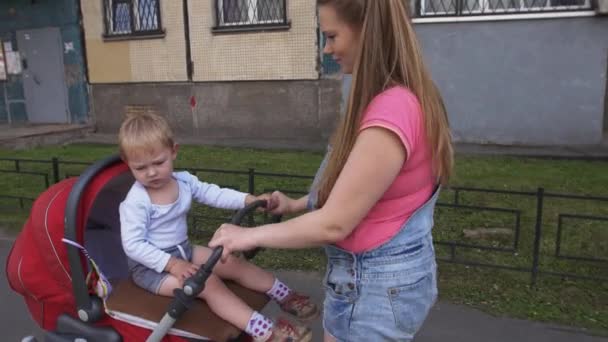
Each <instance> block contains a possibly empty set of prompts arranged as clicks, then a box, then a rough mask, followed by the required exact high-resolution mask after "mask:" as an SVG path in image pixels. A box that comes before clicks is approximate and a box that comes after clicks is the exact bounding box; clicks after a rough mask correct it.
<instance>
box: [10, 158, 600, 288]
mask: <svg viewBox="0 0 608 342" xmlns="http://www.w3.org/2000/svg"><path fill="white" fill-rule="evenodd" d="M90 164H91V163H88V162H80V161H63V160H59V159H58V158H52V159H50V160H33V159H16V158H0V171H1V172H0V184H3V183H4V184H8V183H12V182H14V181H15V179H14V177H15V176H16V175H17V176H22V177H23V181H22V183H23V184H20V186H23V187H24V188H27V189H26V190H23V191H19V193H6V192H7V191H6V190H5V191H4V192H5V193H4V194H0V203H2V205H1V206H0V207H2V208H7V207H10V206H14V207H18V208H19V210H21V212H23V213H26V212H27V210H29V208H30V207H31V204H32V202H33V201H34V198H35V197H36V196H37V194H39V193H41V192H42V191H44V190H45V189H46V188H47V187H48V186H49V183H50V182H52V183H51V184H53V183H57V182H59V181H61V180H62V179H63V176H64V175H65V176H69V175H77V174H79V173H80V172H82V171H83V170H84V169H85V168H86V166H88V165H90ZM182 169H184V170H188V171H189V172H190V173H192V174H195V175H198V176H199V178H200V179H202V180H205V181H207V182H212V183H216V184H221V185H222V186H224V187H230V188H234V189H238V190H241V191H246V192H249V193H253V194H255V193H264V192H270V191H273V190H276V189H280V190H281V191H283V192H285V193H288V194H290V195H293V196H300V195H305V194H306V193H307V188H308V186H309V184H310V183H311V181H312V179H313V177H312V176H310V175H296V174H282V173H271V172H258V171H256V170H255V169H253V168H250V169H247V170H226V169H213V168H192V167H185V168H182ZM11 177H13V178H11ZM30 177H38V178H40V179H41V180H42V181H40V182H32V181H30ZM9 178H10V179H9ZM11 185H14V184H11ZM14 211H15V210H11V214H12V213H13V212H14ZM4 212H6V210H5V211H4ZM228 216H229V213H227V212H226V211H225V210H224V211H222V210H218V209H211V208H207V207H205V206H193V208H192V211H191V213H190V224H191V228H192V230H193V232H194V235H199V236H201V234H202V235H204V234H203V233H205V234H207V235H206V236H209V234H212V233H213V231H214V230H215V228H217V226H218V225H219V224H221V223H223V222H226V220H227V218H228ZM251 220H253V218H249V220H248V223H249V224H252V221H251ZM435 221H436V224H435V228H434V233H433V235H434V240H435V245H436V249H437V259H438V260H439V261H440V262H445V263H454V264H461V265H467V266H475V267H484V268H492V269H502V270H509V271H515V272H522V273H527V274H529V275H530V283H531V284H533V285H534V284H536V283H537V280H538V277H539V276H553V277H562V278H569V279H585V280H594V281H599V282H608V274H606V272H605V270H606V267H607V266H608V247H607V246H608V234H607V233H608V227H607V225H608V224H607V222H608V197H601V196H585V195H573V194H560V193H552V192H545V190H544V188H542V187H541V188H537V189H536V191H512V190H499V189H485V188H474V187H448V188H445V189H444V190H443V192H442V195H441V198H440V201H439V202H438V203H437V210H436V215H435ZM493 225H495V226H498V227H501V229H502V230H504V231H509V232H510V233H509V234H508V235H507V236H503V237H499V238H490V239H480V240H475V239H471V238H467V237H466V236H463V231H464V230H463V228H470V227H479V226H481V227H483V226H493ZM602 270H604V272H602Z"/></svg>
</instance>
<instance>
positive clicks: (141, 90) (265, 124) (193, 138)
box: [92, 79, 342, 149]
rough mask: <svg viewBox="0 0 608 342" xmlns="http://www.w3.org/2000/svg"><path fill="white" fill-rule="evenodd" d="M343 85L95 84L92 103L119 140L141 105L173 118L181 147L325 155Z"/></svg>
mask: <svg viewBox="0 0 608 342" xmlns="http://www.w3.org/2000/svg"><path fill="white" fill-rule="evenodd" d="M341 85H342V83H341V81H340V80H338V79H324V80H304V81H255V82H205V83H154V84H151V83H139V84H95V85H92V97H93V101H92V103H93V106H94V109H93V110H94V111H95V112H96V113H100V112H103V113H104V114H103V115H98V116H97V120H96V126H97V130H98V132H101V133H106V134H116V133H117V132H118V128H119V125H120V122H121V121H122V118H123V113H124V112H125V108H126V107H127V106H130V105H134V104H137V105H144V106H152V107H153V108H155V109H156V110H158V111H160V112H161V113H163V114H164V115H166V116H167V117H169V121H170V122H171V125H172V127H173V129H174V130H175V135H176V137H177V140H178V142H180V143H189V144H193V143H195V144H212V145H222V146H246V147H260V148H303V149H322V148H324V147H325V146H326V144H327V141H328V139H329V135H330V133H331V131H332V127H333V126H334V123H335V121H336V115H337V113H338V111H339V106H340V96H339V94H340V88H341ZM336 94H338V96H336ZM191 96H194V97H195V98H196V102H197V105H196V107H194V108H191V106H190V97H191Z"/></svg>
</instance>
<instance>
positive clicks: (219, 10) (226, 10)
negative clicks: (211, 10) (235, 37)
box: [216, 0, 288, 28]
mask: <svg viewBox="0 0 608 342" xmlns="http://www.w3.org/2000/svg"><path fill="white" fill-rule="evenodd" d="M216 17H217V28H230V27H239V26H241V27H242V26H247V27H252V26H253V27H255V26H264V27H269V26H282V27H284V26H286V25H288V23H287V13H286V0H216Z"/></svg>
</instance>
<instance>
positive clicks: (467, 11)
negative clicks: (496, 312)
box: [417, 0, 592, 17]
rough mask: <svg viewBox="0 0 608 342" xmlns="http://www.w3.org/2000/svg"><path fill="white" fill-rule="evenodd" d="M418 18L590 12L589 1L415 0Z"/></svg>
mask: <svg viewBox="0 0 608 342" xmlns="http://www.w3.org/2000/svg"><path fill="white" fill-rule="evenodd" d="M417 1H418V2H417V12H418V16H420V17H428V16H467V15H491V14H512V13H539V12H557V11H579V10H590V9H591V8H592V7H591V1H590V0H417Z"/></svg>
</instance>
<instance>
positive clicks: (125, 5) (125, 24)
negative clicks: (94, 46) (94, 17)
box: [103, 0, 162, 37]
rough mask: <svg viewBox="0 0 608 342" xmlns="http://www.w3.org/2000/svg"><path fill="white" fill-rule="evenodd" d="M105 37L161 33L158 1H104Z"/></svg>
mask: <svg viewBox="0 0 608 342" xmlns="http://www.w3.org/2000/svg"><path fill="white" fill-rule="evenodd" d="M103 4H104V21H105V35H106V36H110V37H111V36H128V35H149V34H159V33H162V28H161V21H160V0H104V2H103Z"/></svg>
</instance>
